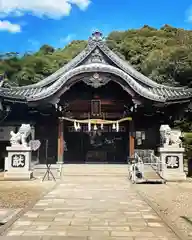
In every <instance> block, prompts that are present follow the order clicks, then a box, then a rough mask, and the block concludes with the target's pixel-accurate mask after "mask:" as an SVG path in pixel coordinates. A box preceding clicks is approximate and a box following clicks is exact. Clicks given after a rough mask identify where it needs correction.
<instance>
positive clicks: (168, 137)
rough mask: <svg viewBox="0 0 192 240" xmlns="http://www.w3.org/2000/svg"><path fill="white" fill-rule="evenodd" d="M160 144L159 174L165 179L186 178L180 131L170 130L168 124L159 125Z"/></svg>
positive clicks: (178, 179) (177, 179)
mask: <svg viewBox="0 0 192 240" xmlns="http://www.w3.org/2000/svg"><path fill="white" fill-rule="evenodd" d="M160 135H161V146H162V147H160V148H159V154H160V162H161V172H160V174H161V176H162V177H163V178H164V179H165V180H167V181H180V180H186V174H185V172H184V166H183V155H184V152H185V149H184V148H182V142H181V139H180V137H181V131H180V130H172V129H171V128H170V127H169V126H168V125H161V127H160Z"/></svg>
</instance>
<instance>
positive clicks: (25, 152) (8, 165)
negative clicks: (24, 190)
mask: <svg viewBox="0 0 192 240" xmlns="http://www.w3.org/2000/svg"><path fill="white" fill-rule="evenodd" d="M6 150H7V152H8V156H7V157H6V158H5V170H6V172H5V173H4V178H5V179H7V180H29V179H31V178H32V177H33V173H32V171H31V148H30V147H25V146H23V145H18V146H11V147H7V148H6Z"/></svg>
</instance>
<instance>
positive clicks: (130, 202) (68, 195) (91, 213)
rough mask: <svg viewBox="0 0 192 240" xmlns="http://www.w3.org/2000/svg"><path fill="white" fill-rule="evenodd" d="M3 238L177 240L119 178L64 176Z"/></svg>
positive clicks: (152, 211)
mask: <svg viewBox="0 0 192 240" xmlns="http://www.w3.org/2000/svg"><path fill="white" fill-rule="evenodd" d="M5 236H13V237H16V236H17V238H16V239H21V240H22V239H25V238H24V236H26V239H30V238H28V237H27V236H36V238H35V239H36V240H38V239H40V238H39V237H41V239H43V240H44V239H46V240H48V239H63V240H66V239H68V240H77V239H78V240H85V239H86V240H113V239H119V240H125V239H126V240H152V239H153V240H157V239H158V240H176V239H178V238H177V237H176V236H175V234H174V233H173V232H172V231H171V230H170V229H169V228H168V227H167V226H166V225H165V223H164V222H163V221H162V220H161V218H160V217H159V216H158V215H157V214H156V213H155V211H154V210H153V209H152V208H151V207H150V206H149V205H148V204H147V203H146V202H145V201H144V200H143V199H141V197H140V196H139V195H138V194H137V193H136V191H135V190H134V188H133V186H132V185H131V183H130V182H129V181H128V180H127V178H126V177H122V176H121V177H112V176H108V177H107V176H105V177H104V176H103V177H102V176H101V177H99V176H93V177H91V176H84V177H83V176H66V177H64V178H63V180H62V181H61V182H59V183H58V185H57V186H56V188H55V189H54V190H52V191H51V192H50V193H48V194H47V195H46V196H45V197H44V198H43V199H41V200H40V201H38V202H37V204H36V205H35V206H34V207H33V208H32V209H31V210H29V211H28V212H26V213H25V214H24V215H23V216H22V217H21V218H20V219H18V220H17V221H16V222H15V223H14V224H13V225H12V226H11V228H9V229H8V231H7V232H5ZM56 236H57V237H56ZM2 238H3V239H6V237H2ZM11 239H12V238H11ZM13 239H15V238H13Z"/></svg>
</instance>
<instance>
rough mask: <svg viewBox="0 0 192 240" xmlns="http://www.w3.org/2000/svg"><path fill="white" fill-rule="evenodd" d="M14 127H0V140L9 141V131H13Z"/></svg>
mask: <svg viewBox="0 0 192 240" xmlns="http://www.w3.org/2000/svg"><path fill="white" fill-rule="evenodd" d="M15 129H16V127H13V126H4V127H0V141H1V142H2V141H9V140H10V137H11V135H10V132H11V131H14V132H15Z"/></svg>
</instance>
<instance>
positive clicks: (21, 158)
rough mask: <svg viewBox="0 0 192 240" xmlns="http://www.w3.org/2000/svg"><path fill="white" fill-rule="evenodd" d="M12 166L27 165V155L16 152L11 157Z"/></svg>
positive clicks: (20, 166) (21, 166)
mask: <svg viewBox="0 0 192 240" xmlns="http://www.w3.org/2000/svg"><path fill="white" fill-rule="evenodd" d="M11 166H12V167H13V168H23V167H25V155H23V154H14V155H13V156H12V158H11Z"/></svg>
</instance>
